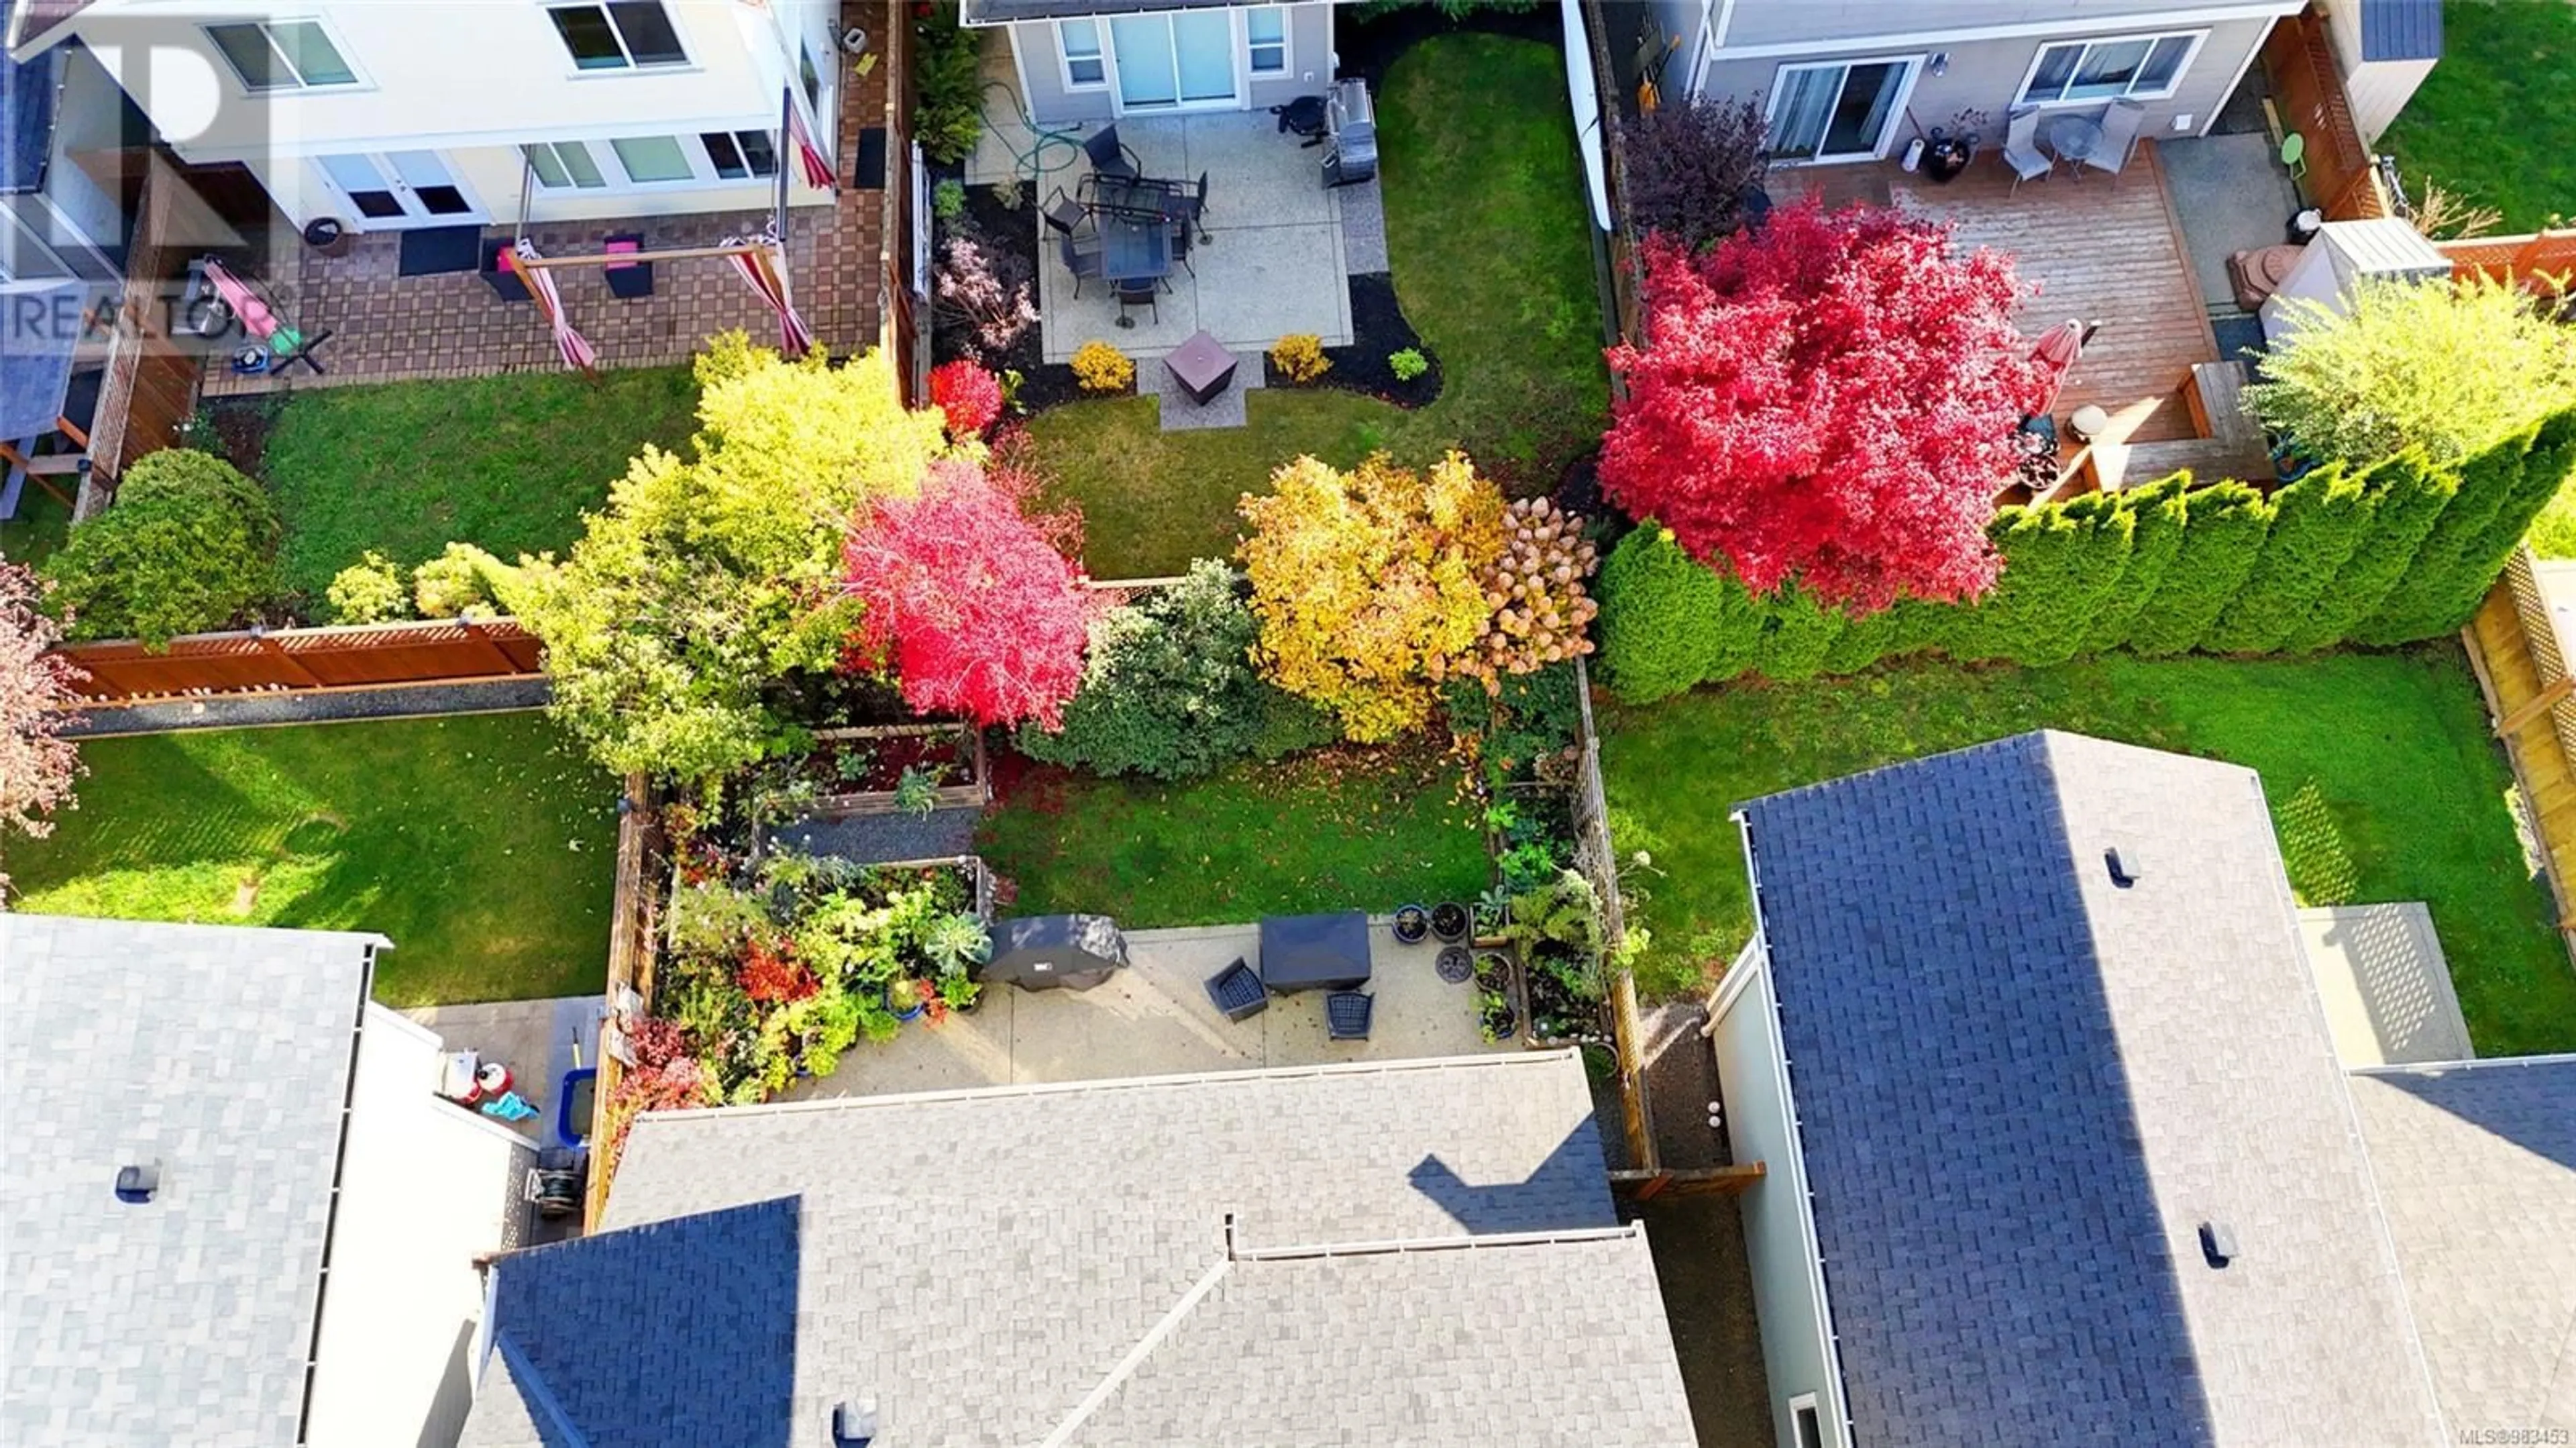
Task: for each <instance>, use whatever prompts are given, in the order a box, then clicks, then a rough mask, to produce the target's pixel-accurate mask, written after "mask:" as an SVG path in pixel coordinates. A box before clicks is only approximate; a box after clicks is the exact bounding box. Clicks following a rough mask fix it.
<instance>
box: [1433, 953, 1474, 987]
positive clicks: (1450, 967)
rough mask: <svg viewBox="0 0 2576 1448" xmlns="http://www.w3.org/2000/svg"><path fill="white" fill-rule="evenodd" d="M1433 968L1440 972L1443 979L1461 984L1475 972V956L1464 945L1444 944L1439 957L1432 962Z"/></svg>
mask: <svg viewBox="0 0 2576 1448" xmlns="http://www.w3.org/2000/svg"><path fill="white" fill-rule="evenodd" d="M1432 968H1433V969H1434V970H1436V971H1438V972H1439V973H1440V978H1441V979H1442V980H1445V981H1447V982H1449V983H1450V984H1451V985H1459V984H1462V983H1464V982H1465V981H1466V979H1467V977H1468V976H1470V975H1472V974H1474V973H1475V969H1476V966H1475V956H1474V954H1473V953H1472V952H1470V951H1469V950H1468V949H1467V947H1465V946H1463V945H1444V946H1442V947H1440V957H1439V959H1437V960H1435V961H1434V962H1432Z"/></svg>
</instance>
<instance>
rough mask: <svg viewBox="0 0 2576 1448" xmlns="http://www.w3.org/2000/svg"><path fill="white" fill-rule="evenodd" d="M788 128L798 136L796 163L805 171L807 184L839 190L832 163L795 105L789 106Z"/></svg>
mask: <svg viewBox="0 0 2576 1448" xmlns="http://www.w3.org/2000/svg"><path fill="white" fill-rule="evenodd" d="M787 129H788V131H789V132H790V133H791V134H793V135H794V136H795V138H796V164H797V165H798V166H799V167H800V168H801V169H802V170H803V171H804V173H805V184H806V185H808V186H814V187H819V188H821V189H823V190H825V191H834V192H837V191H838V190H839V189H840V187H839V186H837V185H836V184H834V182H835V178H834V177H833V175H832V163H831V162H830V161H828V160H826V159H824V156H823V148H822V147H820V146H817V145H815V144H814V133H813V132H812V131H809V130H807V129H806V128H805V118H804V117H803V116H802V115H799V114H797V111H796V108H795V107H794V106H792V105H791V106H789V107H788V108H787Z"/></svg>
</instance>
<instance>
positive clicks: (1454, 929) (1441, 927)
mask: <svg viewBox="0 0 2576 1448" xmlns="http://www.w3.org/2000/svg"><path fill="white" fill-rule="evenodd" d="M1468 923H1469V922H1468V916H1467V907H1466V906H1464V905H1461V904H1459V903H1458V902H1457V901H1455V900H1443V901H1441V902H1440V903H1439V904H1437V905H1434V906H1432V907H1431V933H1432V934H1433V935H1435V936H1438V937H1439V938H1440V940H1441V942H1442V943H1443V944H1455V943H1457V942H1458V941H1461V940H1464V939H1466V938H1467V926H1468Z"/></svg>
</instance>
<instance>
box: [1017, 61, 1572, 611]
mask: <svg viewBox="0 0 2576 1448" xmlns="http://www.w3.org/2000/svg"><path fill="white" fill-rule="evenodd" d="M1377 113H1378V133H1379V145H1380V149H1381V157H1382V161H1383V166H1384V169H1383V172H1382V176H1383V183H1382V184H1383V189H1384V192H1385V196H1386V227H1387V250H1388V255H1389V259H1390V261H1391V263H1392V265H1393V268H1394V274H1395V290H1396V296H1397V298H1398V299H1399V300H1400V301H1401V302H1402V303H1403V306H1404V314H1405V316H1406V317H1407V318H1408V319H1409V320H1410V321H1411V322H1412V323H1413V326H1414V329H1415V330H1416V331H1418V332H1420V333H1421V334H1422V338H1423V341H1424V342H1426V343H1427V344H1429V346H1430V349H1431V350H1432V352H1433V353H1434V354H1436V355H1437V356H1438V357H1439V358H1440V365H1441V368H1442V375H1443V384H1442V389H1441V393H1440V397H1439V399H1438V400H1437V401H1435V402H1433V403H1432V404H1431V405H1430V406H1428V407H1424V408H1421V409H1419V410H1416V411H1410V412H1408V411H1406V410H1405V409H1403V408H1399V407H1396V406H1394V405H1393V404H1390V403H1385V402H1380V401H1378V400H1377V399H1375V398H1371V397H1363V396H1360V395H1359V394H1357V393H1351V392H1343V391H1338V390H1335V389H1332V388H1322V387H1319V388H1314V389H1308V390H1300V391H1287V390H1281V391H1269V390H1261V391H1255V392H1253V393H1251V394H1250V395H1249V396H1248V398H1247V399H1246V401H1247V405H1248V410H1249V413H1250V417H1251V422H1250V425H1249V426H1247V427H1242V428H1221V429H1212V430H1208V431H1203V432H1181V433H1166V432H1162V431H1161V430H1160V429H1159V427H1158V425H1157V424H1156V422H1155V411H1154V407H1155V405H1154V403H1153V401H1152V400H1151V399H1146V398H1124V399H1118V400H1115V401H1108V402H1077V403H1073V404H1070V405H1068V406H1064V407H1058V408H1053V409H1050V410H1049V411H1047V412H1044V413H1041V414H1040V415H1039V416H1038V417H1037V418H1035V419H1034V420H1032V422H1031V423H1030V428H1029V431H1030V435H1031V436H1032V438H1033V439H1034V440H1035V441H1036V443H1037V446H1038V452H1039V457H1040V460H1041V461H1042V462H1044V463H1045V465H1046V466H1047V467H1049V468H1050V469H1051V470H1053V471H1054V472H1055V473H1056V474H1057V475H1058V476H1059V478H1060V479H1061V493H1062V495H1063V496H1064V497H1067V498H1070V499H1072V500H1073V501H1076V502H1079V503H1080V504H1081V505H1082V510H1083V516H1084V520H1085V525H1086V526H1085V528H1084V539H1085V542H1084V549H1083V552H1084V557H1085V560H1086V562H1087V563H1088V564H1089V566H1090V569H1091V572H1092V575H1093V576H1094V577H1098V578H1142V577H1158V576H1162V575H1167V574H1174V573H1180V572H1182V571H1184V570H1185V569H1186V568H1187V567H1188V565H1189V561H1190V560H1191V559H1192V558H1204V557H1224V556H1226V555H1227V554H1229V553H1231V552H1232V550H1233V547H1234V540H1235V536H1236V522H1237V520H1236V516H1235V502H1236V500H1237V499H1239V498H1240V497H1241V496H1242V495H1243V494H1245V493H1260V492H1266V491H1268V490H1269V486H1270V474H1271V471H1272V470H1273V469H1275V468H1276V467H1278V466H1279V465H1280V464H1281V463H1284V462H1287V461H1288V460H1290V459H1292V458H1294V457H1296V456H1298V455H1299V454H1301V453H1311V454H1313V455H1315V456H1316V457H1319V458H1322V459H1324V460H1325V461H1327V462H1330V463H1333V464H1335V465H1336V466H1345V467H1346V466H1349V465H1350V464H1352V463H1355V462H1357V461H1359V460H1360V459H1361V458H1363V457H1365V456H1367V455H1368V454H1369V453H1371V452H1375V451H1378V450H1380V449H1383V450H1385V451H1387V452H1389V453H1392V454H1393V455H1394V456H1395V457H1396V458H1397V460H1398V461H1401V462H1408V463H1414V464H1423V463H1430V462H1434V461H1437V460H1438V459H1439V457H1440V455H1441V454H1442V453H1444V452H1446V451H1447V450H1448V449H1450V448H1453V447H1456V448H1463V449H1465V450H1466V452H1467V453H1468V454H1469V455H1470V456H1472V457H1473V458H1474V459H1475V460H1476V463H1477V465H1478V466H1479V467H1480V468H1482V469H1483V470H1484V471H1485V472H1487V473H1488V474H1490V475H1492V476H1494V477H1495V478H1497V479H1499V480H1501V481H1502V482H1503V483H1505V484H1506V486H1508V487H1510V488H1512V489H1514V490H1515V491H1519V492H1538V491H1544V490H1545V489H1546V488H1547V487H1548V486H1549V485H1550V484H1552V483H1554V482H1555V481H1556V477H1557V475H1558V474H1559V473H1560V472H1561V471H1563V469H1564V468H1565V466H1566V464H1567V463H1569V462H1571V461H1572V460H1573V459H1575V458H1576V457H1579V456H1581V455H1582V454H1583V453H1584V452H1586V451H1588V450H1589V449H1591V448H1592V447H1593V446H1594V445H1596V444H1597V443H1598V442H1599V441H1600V437H1601V431H1602V429H1603V427H1604V426H1605V425H1606V424H1607V422H1608V419H1609V380H1608V373H1607V371H1606V369H1605V367H1604V365H1603V363H1602V360H1601V350H1602V341H1601V306H1600V297H1599V293H1598V291H1597V289H1596V288H1595V286H1594V282H1593V270H1592V249H1591V242H1590V240H1589V238H1590V235H1591V221H1590V219H1589V218H1588V216H1587V215H1586V211H1585V207H1586V202H1585V200H1584V190H1583V188H1584V181H1583V171H1582V163H1581V159H1580V157H1579V156H1578V154H1577V152H1576V150H1575V140H1574V128H1573V122H1572V120H1571V119H1570V116H1569V111H1568V108H1567V104H1566V98H1565V64H1564V59H1563V57H1562V56H1561V55H1560V54H1559V53H1558V51H1557V50H1556V49H1555V48H1554V47H1552V46H1546V45H1538V44H1534V43H1532V42H1529V41H1525V40H1515V39H1510V38H1506V37H1503V36H1495V35H1446V36H1440V37H1437V38H1434V39H1431V40H1428V41H1424V42H1423V43H1421V44H1419V45H1417V46H1415V47H1414V48H1413V49H1411V50H1409V51H1407V52H1405V54H1404V55H1403V56H1402V57H1400V58H1399V59H1398V60H1397V61H1396V63H1395V65H1394V66H1393V67H1392V69H1391V70H1390V71H1389V72H1388V75H1387V78H1386V84H1385V86H1384V88H1383V89H1382V91H1381V92H1380V94H1379V96H1378V98H1377ZM1149 365H1158V364H1149ZM1244 365H1245V366H1247V367H1249V366H1257V365H1259V363H1258V361H1257V359H1252V358H1247V359H1245V363H1244Z"/></svg>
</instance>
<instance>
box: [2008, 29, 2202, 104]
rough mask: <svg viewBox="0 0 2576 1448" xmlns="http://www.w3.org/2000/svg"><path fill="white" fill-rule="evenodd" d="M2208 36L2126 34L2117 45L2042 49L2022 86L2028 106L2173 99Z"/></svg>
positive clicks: (2069, 44)
mask: <svg viewBox="0 0 2576 1448" xmlns="http://www.w3.org/2000/svg"><path fill="white" fill-rule="evenodd" d="M2208 34H2209V32H2208V31H2205V30H2200V31H2193V32H2192V33H2190V34H2187V35H2124V36H2121V37H2120V38H2119V39H2117V40H2071V41H2065V42H2062V43H2059V44H2056V45H2044V46H2041V47H2040V51H2039V58H2038V59H2037V60H2036V61H2034V62H2032V64H2031V68H2030V75H2029V78H2028V79H2026V80H2024V81H2023V82H2022V87H2021V103H2022V104H2024V105H2037V106H2051V105H2082V104H2085V103H2087V102H2099V101H2108V100H2117V99H2119V98H2120V97H2122V96H2127V97H2129V98H2131V99H2133V100H2153V99H2155V98H2157V97H2159V96H2169V95H2172V94H2173V90H2174V87H2175V86H2176V85H2177V84H2179V83H2180V82H2181V80H2182V75H2183V72H2184V71H2186V70H2189V69H2190V68H2191V57H2192V52H2193V51H2195V50H2198V49H2199V48H2200V42H2201V40H2202V39H2203V38H2204V37H2206V36H2207V35H2208Z"/></svg>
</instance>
